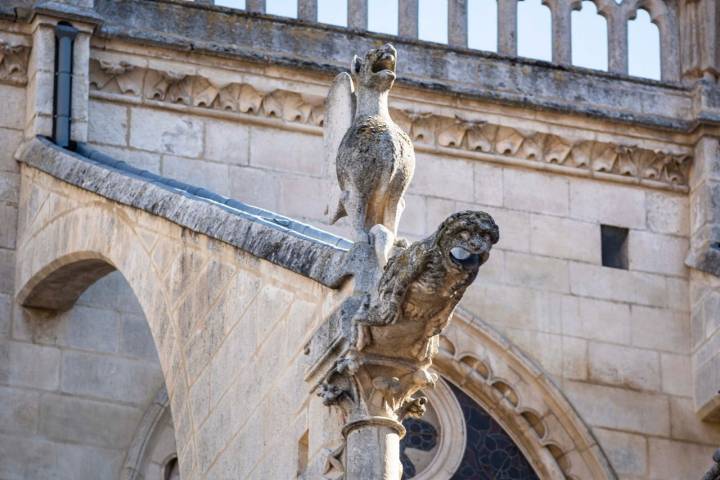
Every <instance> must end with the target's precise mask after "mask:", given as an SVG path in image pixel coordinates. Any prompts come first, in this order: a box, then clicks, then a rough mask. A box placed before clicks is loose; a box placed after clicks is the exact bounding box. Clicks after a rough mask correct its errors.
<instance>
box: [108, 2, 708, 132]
mask: <svg viewBox="0 0 720 480" xmlns="http://www.w3.org/2000/svg"><path fill="white" fill-rule="evenodd" d="M95 8H96V11H97V12H98V13H99V14H100V15H101V16H103V18H104V22H103V25H102V26H101V27H100V28H99V29H98V36H100V37H105V38H110V39H122V40H126V41H130V42H136V43H141V44H150V45H156V46H159V47H162V48H169V49H173V50H179V51H182V52H198V53H201V54H210V55H217V56H222V57H227V58H233V59H243V60H246V61H251V62H257V63H259V64H271V65H274V66H275V65H279V66H285V67H290V68H304V69H309V70H313V71H315V72H321V73H324V74H327V75H335V74H337V73H339V72H341V71H345V70H346V63H347V60H348V59H350V58H352V54H353V53H358V52H362V51H365V50H366V49H368V48H371V47H373V46H377V44H378V43H379V42H384V41H391V42H393V43H394V44H395V45H396V47H398V49H399V50H400V51H401V54H402V56H403V57H402V58H403V59H402V62H403V65H405V66H400V67H399V71H398V80H397V81H398V82H399V83H400V84H403V85H406V86H409V87H414V88H419V89H423V90H431V91H436V92H438V93H441V94H445V95H456V96H462V97H464V96H469V97H471V98H477V99H480V100H485V101H490V102H494V103H499V104H510V105H515V106H519V107H522V108H533V109H538V110H545V111H550V112H558V113H567V114H577V115H581V116H585V117H589V118H599V119H603V120H610V121H615V122H620V123H624V124H633V125H639V126H644V127H648V128H656V129H663V130H670V131H677V132H682V133H688V132H691V131H693V130H694V129H695V128H696V127H697V126H698V124H699V121H700V120H699V118H698V116H697V115H695V114H693V113H691V111H692V106H693V101H694V100H693V99H694V93H693V89H692V88H691V87H690V86H688V85H684V84H682V83H679V82H669V81H655V80H649V79H642V78H636V77H631V76H627V75H619V74H614V73H608V72H600V71H594V70H590V69H585V68H580V67H575V66H561V65H555V64H552V63H549V62H545V61H540V60H533V59H526V58H521V57H506V56H503V55H499V54H495V53H491V52H481V51H478V50H471V49H469V48H459V47H448V46H447V45H443V44H433V43H431V42H426V41H421V40H417V39H409V38H406V37H398V36H389V35H385V34H379V33H373V32H366V31H360V30H356V29H347V28H341V27H336V26H332V25H325V24H321V23H316V22H307V21H303V20H297V19H291V18H284V17H277V16H272V15H264V14H257V13H248V12H245V11H241V10H235V9H230V8H225V7H218V6H208V5H198V4H193V3H187V2H179V1H175V0H157V1H154V2H145V1H139V0H126V1H125V2H122V3H119V4H118V3H115V2H112V1H111V0H96V7H95ZM250 26H252V27H253V28H250ZM246 27H247V28H246ZM246 32H252V33H251V34H247V33H246ZM309 39H311V40H309ZM297 45H303V48H302V49H298V48H294V46H297ZM431 60H432V61H431ZM407 65H411V67H407ZM436 71H442V74H438V73H437V72H436ZM433 72H435V73H433ZM501 73H502V75H501ZM503 75H504V76H507V78H508V79H512V81H510V83H511V84H512V85H511V84H509V83H508V82H507V81H505V80H503V79H502V78H505V77H503ZM501 77H502V78H501ZM525 78H527V79H529V80H527V81H526V80H524V79H525ZM538 86H541V87H542V88H538ZM571 87H572V89H573V95H568V92H567V90H568V88H571ZM543 89H544V90H543ZM540 90H543V91H540ZM627 97H631V98H632V100H633V101H632V102H626V101H625V100H623V99H626V98H627ZM578 99H580V100H578ZM662 99H672V100H673V102H674V105H673V106H672V108H671V107H668V108H670V109H671V110H673V111H675V110H677V114H676V115H673V114H670V115H668V114H666V113H665V112H666V110H667V108H663V109H659V108H657V105H659V104H661V103H662V101H661V100H662ZM648 109H649V110H648ZM646 110H647V111H646ZM713 112H714V111H713ZM713 112H710V113H713ZM708 115H709V116H707V118H703V120H704V121H707V122H711V123H712V121H713V120H714V117H713V116H712V115H710V114H708Z"/></svg>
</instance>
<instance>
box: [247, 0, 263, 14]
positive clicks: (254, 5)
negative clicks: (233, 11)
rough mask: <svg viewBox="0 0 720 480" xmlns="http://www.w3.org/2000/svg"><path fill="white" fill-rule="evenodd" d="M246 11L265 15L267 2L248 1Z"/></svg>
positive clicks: (259, 0)
mask: <svg viewBox="0 0 720 480" xmlns="http://www.w3.org/2000/svg"><path fill="white" fill-rule="evenodd" d="M245 10H246V11H248V12H253V13H265V0H246V2H245Z"/></svg>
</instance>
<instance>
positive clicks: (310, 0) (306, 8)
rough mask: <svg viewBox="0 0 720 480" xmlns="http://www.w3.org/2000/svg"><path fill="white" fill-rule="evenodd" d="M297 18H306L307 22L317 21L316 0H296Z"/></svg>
mask: <svg viewBox="0 0 720 480" xmlns="http://www.w3.org/2000/svg"><path fill="white" fill-rule="evenodd" d="M298 18H299V19H300V20H307V21H308V22H317V19H318V3H317V0H298Z"/></svg>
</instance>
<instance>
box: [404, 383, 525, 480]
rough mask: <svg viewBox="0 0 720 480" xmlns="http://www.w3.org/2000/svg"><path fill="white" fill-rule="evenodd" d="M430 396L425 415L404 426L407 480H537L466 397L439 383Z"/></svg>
mask: <svg viewBox="0 0 720 480" xmlns="http://www.w3.org/2000/svg"><path fill="white" fill-rule="evenodd" d="M427 396H428V399H429V408H428V411H427V413H426V414H425V416H423V418H421V419H414V418H409V419H406V420H405V421H404V422H403V425H404V426H405V429H406V430H407V433H406V435H405V438H403V440H402V442H401V444H400V459H401V462H402V464H403V477H402V478H403V479H411V478H412V479H416V480H425V479H435V480H443V479H451V480H470V479H472V480H538V476H537V474H536V473H535V472H534V471H533V469H532V467H531V466H530V463H529V462H528V461H527V459H525V457H524V455H523V453H522V451H521V450H520V449H519V448H518V447H517V445H515V442H514V441H513V440H512V438H511V437H510V435H508V433H507V432H505V430H503V428H502V427H501V426H500V424H499V423H498V422H497V421H495V419H494V418H492V417H491V416H490V414H488V413H487V412H486V411H485V410H484V409H483V408H482V407H481V406H480V405H478V404H477V403H476V402H475V401H474V400H473V399H472V398H470V396H469V395H468V394H466V393H465V392H463V391H462V390H461V389H460V388H458V387H456V386H455V385H453V384H451V383H450V382H439V383H438V387H436V389H435V390H433V391H431V392H429V393H428V394H427ZM454 420H455V422H454ZM457 420H459V422H457ZM448 472H454V473H452V475H451V476H449V475H448Z"/></svg>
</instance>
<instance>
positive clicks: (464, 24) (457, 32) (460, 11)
mask: <svg viewBox="0 0 720 480" xmlns="http://www.w3.org/2000/svg"><path fill="white" fill-rule="evenodd" d="M467 44H468V11H467V0H449V1H448V45H450V46H451V47H463V48H465V47H467Z"/></svg>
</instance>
